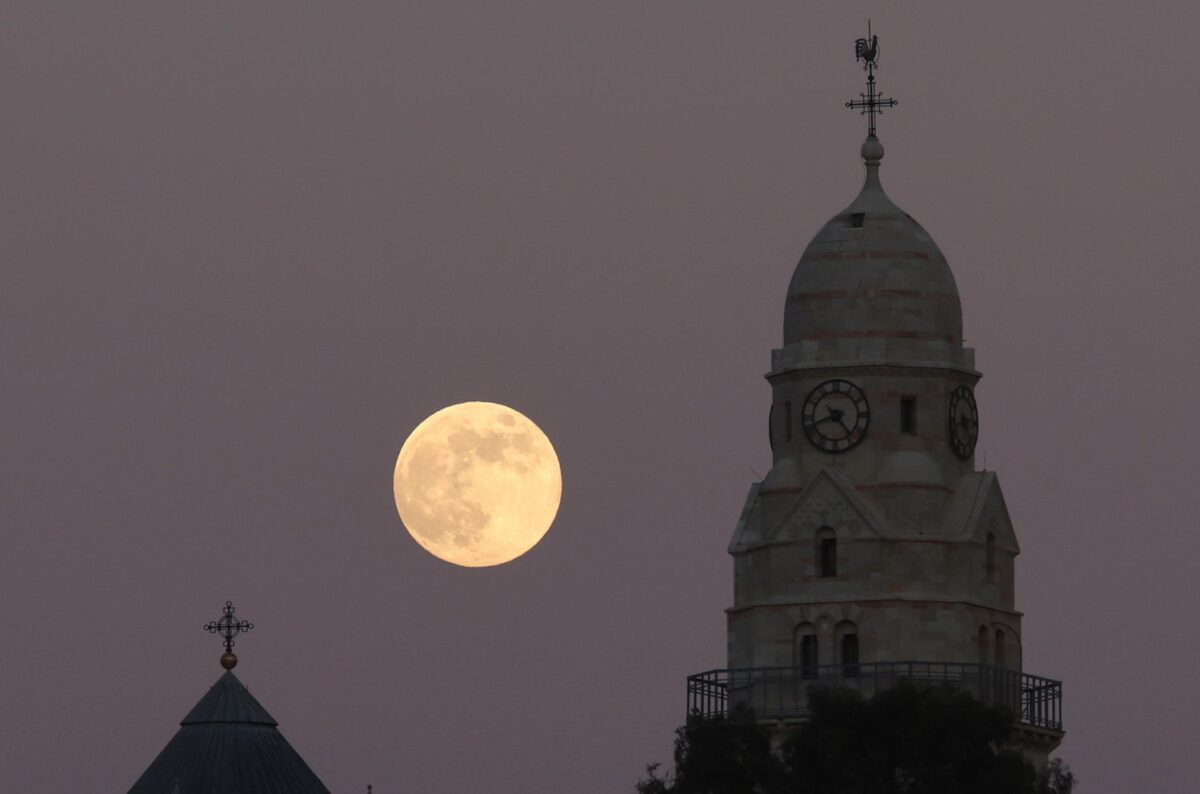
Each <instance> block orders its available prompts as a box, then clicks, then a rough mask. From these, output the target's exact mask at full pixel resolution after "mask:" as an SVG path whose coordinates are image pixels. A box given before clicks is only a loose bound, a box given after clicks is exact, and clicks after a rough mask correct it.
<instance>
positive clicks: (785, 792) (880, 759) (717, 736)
mask: <svg viewBox="0 0 1200 794" xmlns="http://www.w3.org/2000/svg"><path fill="white" fill-rule="evenodd" d="M808 703H809V719H808V721H807V722H804V723H802V724H801V725H799V726H797V727H796V728H794V729H792V731H791V732H790V733H789V734H788V735H787V737H786V739H785V740H784V741H783V743H782V746H781V747H780V748H779V749H778V750H775V751H773V749H772V747H771V743H770V736H769V731H768V729H766V728H764V727H763V726H760V725H758V724H756V722H755V719H754V715H753V713H752V712H750V711H748V710H744V709H743V710H736V711H734V712H733V713H732V714H730V715H729V716H728V717H723V716H719V717H712V718H705V717H700V716H697V715H693V716H692V717H691V718H689V719H688V721H687V724H686V725H684V726H683V727H682V728H680V729H679V730H678V731H676V739H675V769H674V774H673V775H672V776H668V777H660V776H659V774H658V769H657V765H655V766H651V767H649V768H648V769H647V778H646V779H645V780H642V781H639V782H638V784H637V787H636V789H637V792H638V794H961V793H962V792H972V794H1069V793H1070V792H1071V790H1072V788H1073V787H1074V784H1075V778H1074V775H1072V774H1071V772H1070V770H1069V768H1067V767H1066V766H1065V765H1064V764H1062V763H1061V762H1060V761H1057V760H1055V761H1054V762H1052V763H1051V764H1050V765H1049V766H1048V767H1047V768H1046V769H1044V770H1041V771H1040V772H1039V770H1037V769H1036V768H1035V767H1034V766H1033V764H1032V763H1030V762H1029V761H1028V760H1027V759H1026V758H1025V757H1024V756H1022V755H1021V754H1020V753H1019V752H1018V751H1016V750H1013V749H1007V748H1006V747H1005V745H1006V743H1007V742H1008V740H1009V738H1010V736H1011V732H1012V725H1013V720H1012V715H1011V714H1010V713H1008V712H1007V711H1005V710H1003V709H999V708H994V707H990V706H985V705H984V704H983V703H981V702H980V701H978V700H976V699H975V698H974V697H972V696H971V695H970V694H968V693H965V692H962V691H961V690H957V689H954V688H952V687H948V686H929V685H919V684H911V683H910V684H904V685H901V686H898V687H896V688H894V689H890V690H887V691H885V692H881V693H879V694H877V695H876V696H875V697H873V698H871V699H870V700H864V699H863V698H862V696H861V695H860V694H859V693H858V692H855V691H852V690H847V689H827V688H821V687H813V688H812V689H811V690H810V691H809V700H808Z"/></svg>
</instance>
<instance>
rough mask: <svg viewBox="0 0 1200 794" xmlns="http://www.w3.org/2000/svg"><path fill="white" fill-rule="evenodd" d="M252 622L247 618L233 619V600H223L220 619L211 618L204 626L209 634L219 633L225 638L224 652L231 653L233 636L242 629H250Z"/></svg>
mask: <svg viewBox="0 0 1200 794" xmlns="http://www.w3.org/2000/svg"><path fill="white" fill-rule="evenodd" d="M252 628H254V624H253V623H251V622H250V621H248V620H234V618H233V602H232V601H226V602H225V614H224V615H222V616H221V619H220V620H213V621H210V622H209V623H208V625H207V626H205V627H204V630H205V631H207V632H208V633H209V634H220V635H221V636H222V637H224V638H225V653H233V638H234V637H236V636H237V635H239V634H241V633H242V632H243V631H250V630H251V629H252Z"/></svg>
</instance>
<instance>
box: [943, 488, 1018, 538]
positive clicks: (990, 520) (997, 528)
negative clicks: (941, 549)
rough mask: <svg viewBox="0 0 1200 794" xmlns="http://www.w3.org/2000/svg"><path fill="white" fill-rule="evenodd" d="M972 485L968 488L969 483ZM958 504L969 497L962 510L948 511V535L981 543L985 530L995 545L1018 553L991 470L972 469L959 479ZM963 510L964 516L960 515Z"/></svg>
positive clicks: (1006, 507) (1000, 493) (1014, 535)
mask: <svg viewBox="0 0 1200 794" xmlns="http://www.w3.org/2000/svg"><path fill="white" fill-rule="evenodd" d="M972 485H973V486H975V487H973V488H972V487H971V486H972ZM959 495H960V497H964V499H963V500H962V502H961V504H962V505H963V506H965V505H966V498H970V506H969V508H967V509H966V510H963V509H961V508H960V509H959V510H951V511H950V513H949V519H950V521H951V526H948V527H947V529H948V530H950V532H949V533H948V534H950V535H951V536H957V537H960V538H962V539H963V540H970V541H974V542H976V543H983V542H985V541H986V540H987V536H988V533H989V532H990V533H992V534H993V535H994V536H995V538H996V546H997V548H1000V549H1004V550H1006V551H1010V552H1013V553H1014V554H1019V553H1020V552H1021V547H1020V545H1019V544H1018V543H1017V534H1016V532H1015V531H1014V530H1013V525H1012V518H1011V517H1010V516H1009V514H1008V505H1006V504H1005V503H1004V494H1003V493H1002V492H1001V491H1000V480H999V478H997V477H996V473H995V472H992V471H983V472H975V473H973V474H970V475H968V476H967V477H964V478H963V485H962V487H961V488H960V489H959ZM964 512H965V516H964V515H963V514H964Z"/></svg>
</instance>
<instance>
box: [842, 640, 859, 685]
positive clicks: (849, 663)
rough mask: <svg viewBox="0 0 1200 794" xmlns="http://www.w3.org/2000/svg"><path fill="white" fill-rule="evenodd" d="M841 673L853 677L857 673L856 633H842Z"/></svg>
mask: <svg viewBox="0 0 1200 794" xmlns="http://www.w3.org/2000/svg"><path fill="white" fill-rule="evenodd" d="M842 675H844V676H846V677H847V678H854V677H856V676H857V675H858V635H857V634H843V635H842Z"/></svg>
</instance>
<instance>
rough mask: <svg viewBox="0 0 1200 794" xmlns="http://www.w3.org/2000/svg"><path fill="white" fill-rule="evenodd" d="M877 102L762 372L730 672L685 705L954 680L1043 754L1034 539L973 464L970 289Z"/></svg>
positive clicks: (1054, 710) (703, 685)
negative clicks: (761, 473)
mask: <svg viewBox="0 0 1200 794" xmlns="http://www.w3.org/2000/svg"><path fill="white" fill-rule="evenodd" d="M872 66H873V64H872ZM867 96H870V98H871V99H870V101H871V102H877V100H876V98H875V96H876V95H875V94H874V82H873V74H872V77H871V83H870V85H869V95H864V97H867ZM871 112H872V125H871V134H870V135H869V136H868V137H867V139H866V141H865V142H864V143H863V145H862V158H863V161H864V162H865V165H866V179H865V182H864V184H863V187H862V190H861V192H860V193H859V194H858V196H857V197H856V198H855V199H854V201H853V202H851V203H850V205H849V206H848V207H846V208H845V209H844V210H842V211H841V212H839V213H837V214H836V215H835V216H834V217H833V218H832V219H831V220H830V221H829V222H828V223H826V224H825V225H824V226H823V227H822V228H821V230H820V231H819V232H817V234H816V236H815V237H814V238H813V240H812V242H811V243H809V245H808V248H807V249H805V251H804V253H803V255H802V256H801V257H800V262H799V264H798V265H797V266H796V270H795V272H794V274H793V275H792V279H791V283H790V285H789V287H788V291H787V300H786V304H785V306H784V328H783V346H782V347H781V348H779V349H776V350H773V351H772V353H771V369H770V372H769V373H768V374H767V376H766V377H767V380H768V381H769V382H770V384H771V391H772V401H771V411H770V441H771V450H772V456H773V466H772V468H771V470H770V472H769V473H768V474H767V476H766V477H765V478H764V479H763V480H762V481H761V482H759V483H755V484H754V485H752V486H751V488H750V493H749V496H748V497H747V499H746V504H745V507H744V508H743V510H742V513H741V516H740V518H739V519H738V522H737V526H736V529H735V530H734V533H733V539H732V541H731V542H730V545H729V553H730V554H731V555H732V556H733V560H734V599H733V606H732V607H730V608H729V609H728V610H727V612H728V669H726V670H715V671H709V672H707V673H701V674H699V675H695V676H691V677H690V678H689V679H688V691H689V708H690V709H694V710H699V711H701V712H703V713H711V712H713V711H720V710H724V709H726V708H729V707H730V706H732V705H734V704H736V703H744V704H746V705H749V706H752V707H753V708H754V709H755V711H756V713H757V714H758V715H759V717H760V718H761V719H764V720H771V721H773V722H774V721H777V720H784V721H785V722H786V721H788V720H795V719H803V718H804V716H805V701H806V692H807V689H808V685H809V684H812V683H827V684H834V685H838V686H851V687H856V688H859V689H861V690H862V691H863V692H864V693H865V694H868V695H869V694H871V693H872V692H874V691H878V690H879V689H881V688H886V687H888V686H891V685H893V684H894V683H895V682H896V681H898V680H901V679H913V678H918V679H924V680H937V681H949V682H953V683H955V684H956V685H959V686H962V687H964V688H967V689H969V690H971V691H973V692H975V693H976V694H977V695H978V696H979V697H981V698H982V699H984V700H985V701H987V702H991V703H999V704H1002V705H1005V706H1008V707H1010V708H1011V709H1012V710H1013V712H1014V713H1015V714H1016V715H1017V722H1018V728H1019V740H1020V741H1021V743H1022V744H1023V745H1024V746H1025V747H1026V748H1027V749H1029V750H1030V751H1031V752H1032V753H1033V754H1035V755H1040V754H1044V753H1046V752H1048V751H1049V750H1050V749H1053V747H1055V746H1057V744H1058V742H1059V741H1060V740H1061V737H1062V720H1061V684H1060V683H1059V682H1057V681H1051V680H1049V679H1044V678H1038V677H1036V676H1032V675H1029V674H1027V673H1025V672H1024V671H1023V667H1022V657H1023V654H1022V642H1021V613H1020V612H1018V611H1017V610H1016V606H1015V599H1014V588H1013V574H1014V565H1015V560H1016V557H1017V554H1018V553H1019V551H1020V549H1019V547H1018V545H1017V537H1016V534H1015V533H1014V531H1013V526H1012V521H1011V519H1010V518H1009V514H1008V510H1007V508H1006V507H1005V503H1004V496H1003V495H1002V493H1001V490H1000V483H999V480H998V479H997V477H996V475H995V474H994V473H992V472H988V471H983V470H980V469H977V468H976V465H975V441H976V437H977V435H978V426H979V424H978V423H979V417H978V411H977V407H976V402H975V397H974V392H973V390H974V387H975V385H976V384H977V383H978V381H979V379H980V373H979V372H978V371H977V370H976V369H975V356H974V351H973V350H972V349H971V348H968V347H964V346H963V335H962V311H961V307H960V303H959V296H958V289H957V287H956V286H955V283H954V276H953V275H952V274H951V272H950V267H949V265H948V264H947V262H946V258H945V257H944V256H943V255H942V252H941V251H940V250H939V249H938V246H937V244H936V243H935V242H934V241H933V239H932V238H931V237H930V235H929V233H928V232H926V231H925V229H924V228H923V227H922V226H921V225H920V224H919V223H917V221H916V220H914V219H913V218H912V216H910V215H909V214H908V213H906V212H905V211H904V210H902V209H901V208H900V207H898V206H897V205H896V204H895V203H893V202H892V200H891V199H890V198H889V197H888V196H887V194H886V193H885V192H884V189H883V186H882V184H881V182H880V176H879V171H880V165H881V162H882V160H883V154H884V150H883V146H882V145H881V144H880V142H879V140H878V138H877V137H876V136H875V134H874V119H873V114H874V112H875V108H872V109H871Z"/></svg>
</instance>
